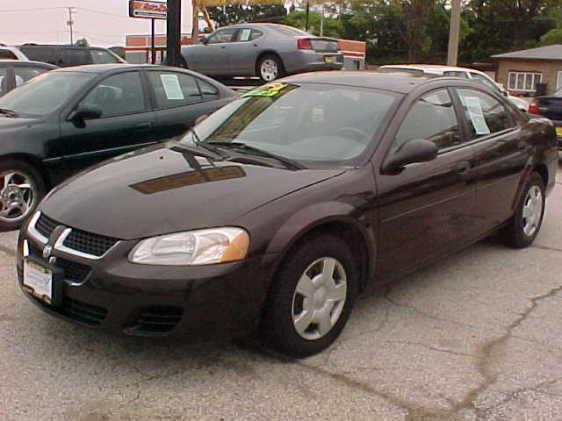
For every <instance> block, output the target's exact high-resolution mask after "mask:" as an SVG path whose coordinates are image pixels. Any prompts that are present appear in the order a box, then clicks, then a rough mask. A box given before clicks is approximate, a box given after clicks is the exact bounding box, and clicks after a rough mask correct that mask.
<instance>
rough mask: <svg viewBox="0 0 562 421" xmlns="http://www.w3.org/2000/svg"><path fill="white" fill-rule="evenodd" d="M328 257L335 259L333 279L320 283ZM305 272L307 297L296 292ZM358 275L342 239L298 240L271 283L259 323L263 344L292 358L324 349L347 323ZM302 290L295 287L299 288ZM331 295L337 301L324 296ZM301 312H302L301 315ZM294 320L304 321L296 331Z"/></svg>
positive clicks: (302, 356) (327, 270)
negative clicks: (299, 241) (308, 288)
mask: <svg viewBox="0 0 562 421" xmlns="http://www.w3.org/2000/svg"><path fill="white" fill-rule="evenodd" d="M329 262H333V263H334V266H333V267H334V270H333V272H332V274H333V276H332V281H329V280H328V281H327V282H326V283H323V282H322V279H324V278H322V276H321V275H322V274H321V273H319V272H321V271H325V272H324V274H326V273H328V272H329V271H330V270H329V268H330V265H329ZM325 263H328V264H327V265H325ZM325 268H326V269H325ZM342 270H343V273H342ZM305 273H306V274H308V277H309V279H310V280H311V282H310V283H306V282H305V284H306V285H309V286H311V287H313V288H312V290H313V291H314V293H310V291H311V290H308V291H307V294H308V296H309V298H306V297H305V296H304V295H302V294H301V293H300V292H298V291H297V287H298V286H299V284H300V283H301V279H302V277H303V275H304V274H305ZM358 276H359V270H358V265H357V263H356V262H355V259H354V258H353V255H352V253H351V251H350V249H349V247H348V246H347V244H346V243H345V242H343V241H342V240H340V239H338V238H336V237H333V236H331V235H321V236H316V237H312V238H310V239H309V240H308V241H306V242H301V243H300V245H299V246H297V248H296V249H294V250H293V251H292V252H291V253H290V254H289V256H288V257H287V258H286V260H285V261H284V263H283V264H282V265H281V267H280V269H279V271H278V272H277V275H276V277H275V280H274V283H273V286H272V288H271V291H270V294H269V297H268V300H267V304H266V308H265V312H264V318H263V323H262V326H261V333H262V338H263V339H264V340H265V342H266V344H267V345H269V346H271V347H272V348H273V349H275V350H276V351H278V352H280V353H282V354H285V355H287V356H289V357H292V358H304V357H308V356H310V355H313V354H317V353H319V352H321V351H323V350H324V349H326V348H328V347H329V346H330V345H331V344H332V343H333V342H334V341H335V340H336V339H337V337H338V336H339V335H340V333H341V331H342V330H343V328H344V326H345V324H346V323H347V320H348V318H349V315H350V313H351V309H352V307H353V301H354V299H355V297H356V295H357V292H358V285H359V280H358ZM326 279H327V278H326ZM315 284H316V286H315ZM343 284H345V285H346V287H345V288H344V287H342V285H343ZM301 285H302V284H301ZM334 287H335V289H334ZM304 289H306V288H303V287H299V290H304ZM344 289H345V293H343V291H344ZM330 295H332V297H334V296H336V295H337V296H338V297H339V298H340V301H336V300H330V299H328V297H329V296H330ZM344 295H345V297H344V298H343V299H342V298H341V297H343V296H344ZM307 309H308V310H307ZM311 312H312V315H311V317H308V318H307V316H306V315H305V313H306V314H307V315H310V313H311ZM299 315H300V316H303V315H305V317H300V318H299V317H297V316H299ZM322 315H324V316H325V317H322ZM320 319H321V320H323V321H324V322H326V323H324V326H323V327H322V323H317V320H320ZM296 320H300V321H301V322H302V321H303V320H304V323H303V324H301V325H300V333H299V330H298V329H297V327H296V326H297V322H296ZM304 326H308V328H307V329H306V330H305V329H303V327H304ZM326 327H330V328H329V329H326Z"/></svg>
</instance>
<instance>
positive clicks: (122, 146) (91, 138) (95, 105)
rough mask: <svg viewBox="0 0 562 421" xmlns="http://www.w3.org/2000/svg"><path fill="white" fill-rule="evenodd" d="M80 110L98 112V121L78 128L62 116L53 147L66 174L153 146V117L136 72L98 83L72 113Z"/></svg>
mask: <svg viewBox="0 0 562 421" xmlns="http://www.w3.org/2000/svg"><path fill="white" fill-rule="evenodd" d="M84 107H87V108H90V109H98V110H100V111H101V117H100V118H96V119H90V120H85V121H84V122H83V124H80V122H76V121H71V120H69V119H68V116H63V118H64V119H63V120H62V122H61V139H60V141H59V142H57V147H58V148H60V150H59V151H58V152H59V156H62V157H63V159H64V161H63V164H64V165H63V166H64V167H65V168H66V169H67V170H68V171H69V172H70V173H72V172H75V171H77V170H80V169H82V168H84V167H87V166H90V165H92V164H95V163H97V162H99V161H101V160H104V159H106V158H109V157H112V156H115V155H119V154H121V153H125V152H128V151H131V150H134V149H137V148H140V147H142V146H147V145H149V144H152V143H155V141H154V137H155V136H154V132H153V131H154V127H155V116H154V112H152V111H151V110H150V108H149V105H148V100H147V94H146V92H145V88H144V84H143V81H142V78H141V75H140V72H138V71H128V72H122V73H118V74H113V75H111V76H108V77H106V78H104V79H102V80H101V81H99V82H98V83H97V84H96V85H95V86H94V87H93V88H92V89H91V90H90V91H89V92H88V93H87V94H86V95H85V96H84V97H83V99H82V100H81V101H79V102H78V104H76V107H75V108H74V109H75V110H76V109H80V108H84ZM71 114H72V113H71Z"/></svg>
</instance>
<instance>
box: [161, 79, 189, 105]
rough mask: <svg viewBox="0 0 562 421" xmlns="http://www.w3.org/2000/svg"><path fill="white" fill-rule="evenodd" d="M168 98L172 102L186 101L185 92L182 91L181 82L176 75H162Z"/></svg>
mask: <svg viewBox="0 0 562 421" xmlns="http://www.w3.org/2000/svg"><path fill="white" fill-rule="evenodd" d="M160 80H161V81H162V86H163V87H164V92H166V98H168V99H169V100H172V101H182V100H184V99H185V98H184V96H183V92H182V90H181V86H180V81H179V79H178V77H177V76H176V75H160Z"/></svg>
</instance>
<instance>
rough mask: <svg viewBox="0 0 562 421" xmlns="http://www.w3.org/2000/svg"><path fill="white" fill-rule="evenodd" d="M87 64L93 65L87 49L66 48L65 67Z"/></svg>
mask: <svg viewBox="0 0 562 421" xmlns="http://www.w3.org/2000/svg"><path fill="white" fill-rule="evenodd" d="M85 64H92V57H91V56H90V52H89V51H88V50H86V49H85V48H84V49H83V48H65V49H64V50H63V53H62V65H63V66H82V65H85Z"/></svg>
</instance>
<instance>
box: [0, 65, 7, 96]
mask: <svg viewBox="0 0 562 421" xmlns="http://www.w3.org/2000/svg"><path fill="white" fill-rule="evenodd" d="M8 89H9V80H8V68H7V67H0V95H4V94H5V93H6V92H8Z"/></svg>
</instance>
